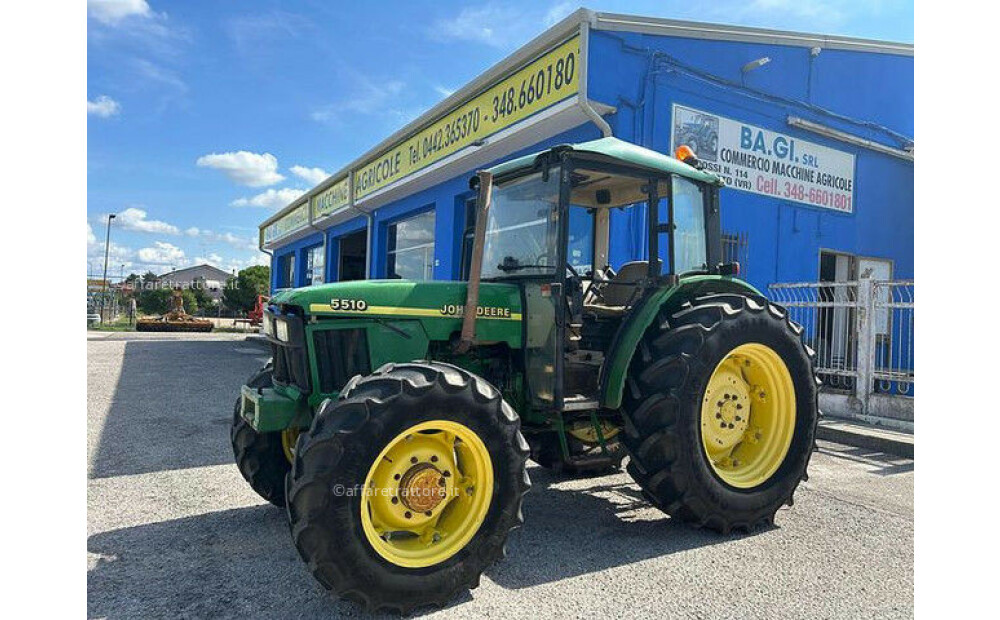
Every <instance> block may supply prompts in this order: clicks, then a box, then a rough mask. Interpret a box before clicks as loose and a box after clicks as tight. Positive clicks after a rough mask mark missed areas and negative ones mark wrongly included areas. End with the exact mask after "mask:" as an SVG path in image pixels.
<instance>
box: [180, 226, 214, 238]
mask: <svg viewBox="0 0 1000 620" xmlns="http://www.w3.org/2000/svg"><path fill="white" fill-rule="evenodd" d="M202 232H203V231H202V230H200V229H199V228H198V227H196V226H192V227H191V228H188V229H187V230H185V231H184V234H185V235H187V236H188V237H197V236H198V235H200V234H201V233H202ZM204 232H208V231H207V230H206V231H204Z"/></svg>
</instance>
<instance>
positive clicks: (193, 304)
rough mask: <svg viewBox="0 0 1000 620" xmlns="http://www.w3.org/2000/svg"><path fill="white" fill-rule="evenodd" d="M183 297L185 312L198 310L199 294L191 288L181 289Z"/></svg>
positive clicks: (192, 312)
mask: <svg viewBox="0 0 1000 620" xmlns="http://www.w3.org/2000/svg"><path fill="white" fill-rule="evenodd" d="M181 299H182V300H183V301H184V312H187V313H188V314H194V313H195V312H197V311H198V296H197V295H195V292H194V291H192V290H191V289H189V288H186V289H184V290H182V291H181Z"/></svg>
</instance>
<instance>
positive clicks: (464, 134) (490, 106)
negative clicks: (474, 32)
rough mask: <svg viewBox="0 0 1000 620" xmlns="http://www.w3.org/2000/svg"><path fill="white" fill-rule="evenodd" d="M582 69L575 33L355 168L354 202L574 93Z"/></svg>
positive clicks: (578, 38)
mask: <svg viewBox="0 0 1000 620" xmlns="http://www.w3.org/2000/svg"><path fill="white" fill-rule="evenodd" d="M582 70H583V67H582V65H581V62H580V36H579V35H576V36H574V37H572V38H571V39H569V40H568V41H566V42H565V43H562V44H561V45H559V46H558V47H556V48H554V49H552V50H550V51H549V52H547V53H545V54H543V55H542V56H540V57H539V58H538V59H536V60H535V61H533V62H531V63H528V64H527V65H525V66H524V67H522V68H521V69H520V70H518V71H517V72H515V73H514V74H512V75H510V76H509V77H507V78H506V79H504V80H501V81H500V82H497V83H496V84H494V85H493V86H491V87H489V88H487V89H486V90H485V91H483V92H482V93H480V94H479V95H477V96H476V97H474V98H473V99H471V100H469V101H466V102H465V103H462V104H460V105H458V106H457V107H455V108H453V109H452V110H451V111H449V112H448V113H446V114H444V115H443V116H441V117H440V118H438V119H437V120H436V121H435V122H433V123H432V124H430V125H428V126H426V127H424V128H423V129H421V130H420V131H418V132H417V133H416V134H414V135H412V136H410V137H409V138H406V139H404V140H402V141H400V142H398V143H396V144H395V145H393V146H392V147H390V148H388V149H386V150H385V151H383V152H382V153H381V154H379V155H378V156H377V157H374V158H372V159H370V160H368V161H367V162H365V163H364V164H363V165H362V166H360V167H358V168H355V169H354V170H353V179H354V181H353V183H354V197H355V200H358V199H361V198H364V197H365V196H367V195H369V194H371V193H373V192H375V191H378V190H379V189H382V188H383V187H386V186H388V185H391V184H392V183H395V182H396V181H399V180H400V179H405V178H407V177H409V176H410V175H413V174H415V173H417V172H419V171H420V170H423V169H424V168H426V167H428V166H430V165H431V164H433V163H434V162H437V161H439V160H441V159H443V158H445V157H447V156H448V155H451V154H452V153H455V152H457V151H459V150H461V149H463V148H465V147H467V146H470V145H472V144H473V143H475V142H477V141H478V140H482V139H484V138H486V137H489V136H491V135H493V134H495V133H497V132H499V131H501V130H503V129H506V128H507V127H510V126H511V125H514V124H515V123H517V122H519V121H522V120H524V119H526V118H528V117H529V116H531V115H533V114H536V113H538V112H541V111H542V110H544V109H546V108H548V107H550V106H552V105H554V104H556V103H559V102H561V101H563V100H565V99H567V98H569V97H571V96H573V95H575V94H576V93H577V92H578V90H579V85H580V72H581V71H582Z"/></svg>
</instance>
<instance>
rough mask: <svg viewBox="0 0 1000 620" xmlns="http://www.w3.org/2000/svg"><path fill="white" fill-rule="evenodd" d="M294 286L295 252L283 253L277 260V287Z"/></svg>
mask: <svg viewBox="0 0 1000 620" xmlns="http://www.w3.org/2000/svg"><path fill="white" fill-rule="evenodd" d="M293 286H295V254H291V253H289V254H285V255H284V256H282V257H281V258H280V259H279V260H278V288H292V287H293Z"/></svg>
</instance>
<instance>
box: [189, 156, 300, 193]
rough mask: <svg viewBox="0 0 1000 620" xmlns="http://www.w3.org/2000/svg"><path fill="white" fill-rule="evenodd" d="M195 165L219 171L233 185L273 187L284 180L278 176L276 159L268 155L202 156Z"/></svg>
mask: <svg viewBox="0 0 1000 620" xmlns="http://www.w3.org/2000/svg"><path fill="white" fill-rule="evenodd" d="M195 163H197V165H198V166H201V167H204V168H213V169H215V170H219V171H221V172H222V173H223V174H224V175H226V176H227V177H229V179H230V180H232V181H233V182H234V183H239V184H240V185H246V186H248V187H264V186H265V185H274V184H275V183H278V182H279V181H283V180H284V179H285V177H284V176H282V175H280V174H278V158H276V157H275V156H274V155H271V154H270V153H251V152H249V151H236V152H229V153H210V154H208V155H202V156H201V157H199V158H198V161H197V162H195Z"/></svg>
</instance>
